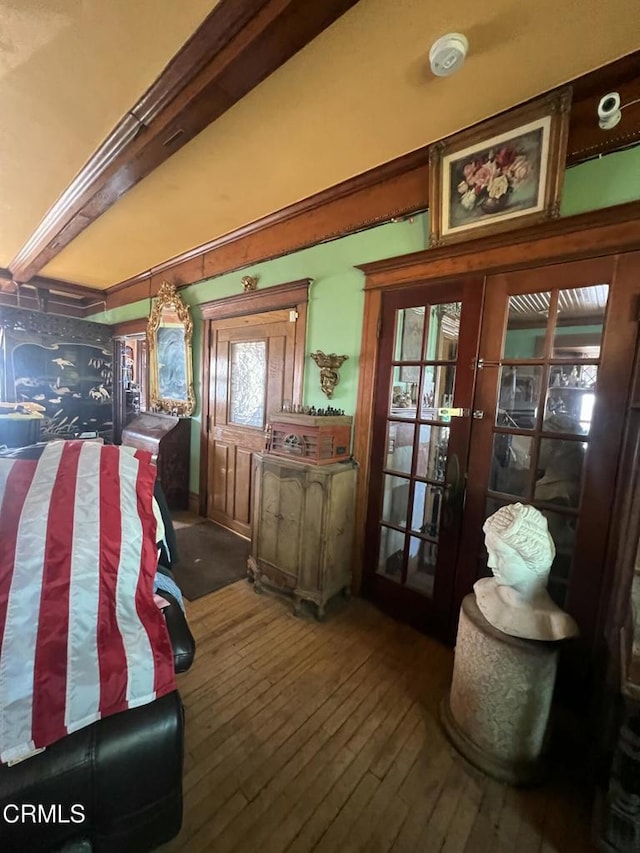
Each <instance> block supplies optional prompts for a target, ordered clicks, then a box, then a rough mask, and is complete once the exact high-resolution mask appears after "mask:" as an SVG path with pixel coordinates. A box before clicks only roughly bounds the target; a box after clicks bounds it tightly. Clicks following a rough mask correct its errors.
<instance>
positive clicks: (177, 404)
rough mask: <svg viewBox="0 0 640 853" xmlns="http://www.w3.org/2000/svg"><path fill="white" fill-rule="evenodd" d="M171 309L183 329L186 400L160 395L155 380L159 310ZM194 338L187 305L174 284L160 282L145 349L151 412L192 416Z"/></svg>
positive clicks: (160, 316)
mask: <svg viewBox="0 0 640 853" xmlns="http://www.w3.org/2000/svg"><path fill="white" fill-rule="evenodd" d="M168 307H171V308H173V309H174V311H175V312H176V314H177V316H178V320H179V321H180V322H181V323H182V325H183V327H184V350H185V359H186V374H187V399H186V400H171V399H169V398H168V397H161V396H160V391H159V388H160V385H159V377H158V348H157V333H158V328H159V326H160V325H161V320H162V311H163V309H164V308H168ZM192 337H193V320H192V319H191V314H190V312H189V306H188V305H185V303H184V302H183V301H182V297H181V296H180V294H179V293H178V292H177V291H176V286H175V284H171V282H168V281H163V282H162V284H161V285H160V290H159V291H158V295H157V297H156V299H155V300H154V303H153V307H152V309H151V314H150V315H149V322H148V324H147V346H148V358H149V362H148V364H149V406H150V408H151V410H152V411H154V410H155V411H158V410H159V411H161V412H168V413H170V414H178V415H192V414H193V413H194V411H195V408H196V397H195V394H194V391H193V351H192V347H191V340H192Z"/></svg>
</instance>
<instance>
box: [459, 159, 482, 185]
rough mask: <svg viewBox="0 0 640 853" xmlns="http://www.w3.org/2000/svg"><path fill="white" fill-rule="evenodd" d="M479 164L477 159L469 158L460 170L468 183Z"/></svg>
mask: <svg viewBox="0 0 640 853" xmlns="http://www.w3.org/2000/svg"><path fill="white" fill-rule="evenodd" d="M479 165H480V164H479V163H478V161H477V160H471V161H470V162H469V163H467V165H466V166H465V167H464V169H463V170H462V171H463V174H464V179H465V181H466V182H467V183H468V184H470V183H471V178H472V177H473V176H474V175H475V173H476V170H477V168H478V166H479Z"/></svg>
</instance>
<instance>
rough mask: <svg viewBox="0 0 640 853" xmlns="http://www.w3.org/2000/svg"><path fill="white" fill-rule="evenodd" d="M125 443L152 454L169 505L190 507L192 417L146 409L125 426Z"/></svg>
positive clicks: (172, 507) (173, 507) (176, 507)
mask: <svg viewBox="0 0 640 853" xmlns="http://www.w3.org/2000/svg"><path fill="white" fill-rule="evenodd" d="M122 443H123V444H124V445H126V446H127V447H136V448H137V449H138V450H148V451H149V452H150V453H152V454H153V455H154V457H155V458H156V465H157V466H158V481H159V482H160V485H161V486H162V490H163V492H164V494H165V496H166V498H167V503H168V504H169V507H170V508H171V509H188V508H189V452H190V447H191V419H190V418H178V417H175V416H174V415H164V414H162V415H161V414H157V413H155V412H144V413H143V414H141V415H138V417H137V418H134V419H133V420H132V421H131V422H130V423H129V424H127V426H126V427H125V428H124V429H123V431H122Z"/></svg>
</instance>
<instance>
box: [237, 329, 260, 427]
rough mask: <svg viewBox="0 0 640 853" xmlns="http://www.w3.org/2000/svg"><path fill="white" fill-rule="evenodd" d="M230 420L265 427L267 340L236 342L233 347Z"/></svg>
mask: <svg viewBox="0 0 640 853" xmlns="http://www.w3.org/2000/svg"><path fill="white" fill-rule="evenodd" d="M230 350H231V353H230V361H231V370H230V372H231V377H230V380H231V381H230V386H231V393H230V395H229V423H233V424H238V425H239V426H248V427H256V428H258V429H263V428H264V405H265V395H266V387H267V346H266V342H265V341H236V342H234V343H232V344H231V346H230Z"/></svg>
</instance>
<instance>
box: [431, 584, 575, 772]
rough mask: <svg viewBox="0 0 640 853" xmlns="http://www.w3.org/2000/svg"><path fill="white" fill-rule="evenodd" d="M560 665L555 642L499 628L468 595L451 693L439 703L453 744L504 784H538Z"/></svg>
mask: <svg viewBox="0 0 640 853" xmlns="http://www.w3.org/2000/svg"><path fill="white" fill-rule="evenodd" d="M557 662H558V646H557V643H546V642H539V641H536V640H521V639H519V638H518V637H511V636H509V635H508V634H504V633H503V632H502V631H498V630H497V629H496V628H494V627H493V626H492V625H490V624H489V623H488V622H487V620H486V619H485V618H484V616H483V615H482V613H481V612H480V610H479V609H478V605H477V604H476V599H475V596H474V595H473V594H472V595H468V596H467V597H466V598H465V599H464V600H463V602H462V607H461V609H460V623H459V626H458V638H457V642H456V651H455V663H454V670H453V683H452V685H451V693H450V695H449V696H448V697H445V699H444V701H443V704H442V721H443V724H444V727H445V730H446V732H447V734H448V736H449V738H450V740H451V741H452V742H453V744H454V746H455V747H456V749H457V750H458V751H459V752H461V753H462V755H464V757H465V758H467V759H468V760H469V761H470V762H471V763H472V764H474V765H475V766H476V767H478V768H479V769H480V770H482V771H483V772H485V773H488V774H489V775H490V776H493V777H495V778H496V779H499V780H500V781H502V782H508V783H510V784H515V785H518V784H527V783H531V782H535V781H536V780H537V779H538V778H539V777H540V774H541V757H542V754H543V750H544V746H545V742H546V734H547V725H548V722H549V712H550V709H551V699H552V695H553V686H554V682H555V677H556V668H557Z"/></svg>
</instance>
